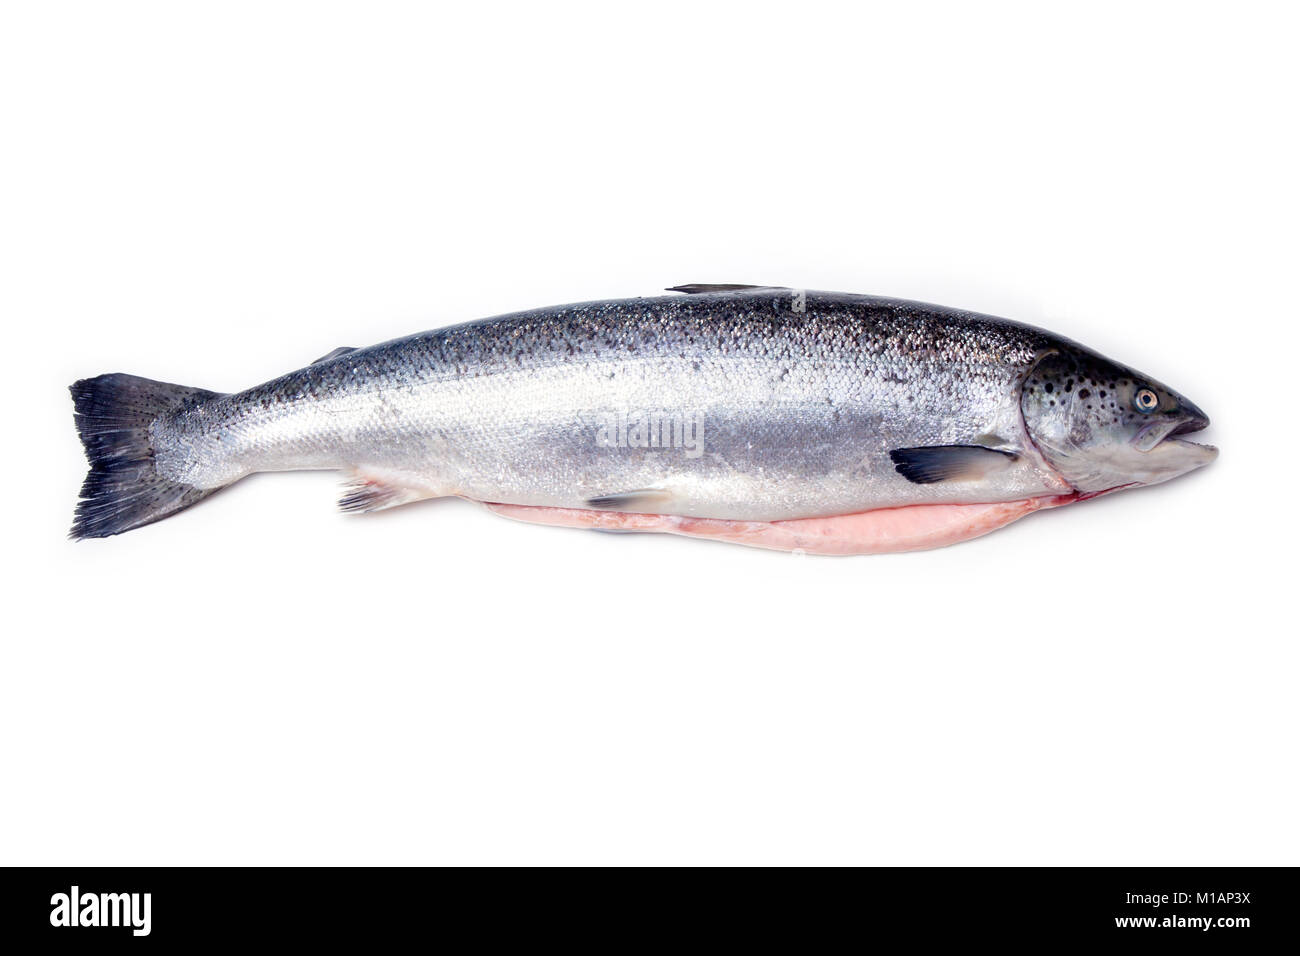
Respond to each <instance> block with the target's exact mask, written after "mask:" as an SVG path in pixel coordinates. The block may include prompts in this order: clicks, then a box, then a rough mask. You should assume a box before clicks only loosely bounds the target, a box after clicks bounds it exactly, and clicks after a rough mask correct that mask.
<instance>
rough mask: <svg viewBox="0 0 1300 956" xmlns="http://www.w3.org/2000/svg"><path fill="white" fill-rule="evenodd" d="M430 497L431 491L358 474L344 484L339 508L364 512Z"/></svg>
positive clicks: (349, 511) (348, 511) (355, 512)
mask: <svg viewBox="0 0 1300 956" xmlns="http://www.w3.org/2000/svg"><path fill="white" fill-rule="evenodd" d="M432 497H434V495H433V494H432V493H430V492H428V491H424V490H422V489H419V488H412V487H409V486H406V485H401V484H397V483H396V482H391V481H385V480H384V479H382V478H372V477H370V476H368V475H361V474H358V475H355V476H353V477H352V478H350V479H349V480H348V481H347V482H346V483H345V484H344V486H343V494H342V496H340V498H339V510H340V511H344V512H347V513H348V514H365V513H367V512H371V511H383V510H385V509H387V508H396V507H397V506H398V505H405V504H410V503H411V502H413V501H422V500H423V499H425V498H432Z"/></svg>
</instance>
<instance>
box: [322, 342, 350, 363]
mask: <svg viewBox="0 0 1300 956" xmlns="http://www.w3.org/2000/svg"><path fill="white" fill-rule="evenodd" d="M356 350H357V347H356V346H355V345H340V346H339V347H338V348H336V349H335V350H334V351H333V352H327V353H326V354H324V355H322V356H321V357H320V358H318V359H316V360H315V361H313V362H312V363H311V364H312V365H319V364H320V363H321V362H328V361H329V360H330V359H332V358H338V357H339V356H340V355H347V354H348V353H349V352H355V351H356Z"/></svg>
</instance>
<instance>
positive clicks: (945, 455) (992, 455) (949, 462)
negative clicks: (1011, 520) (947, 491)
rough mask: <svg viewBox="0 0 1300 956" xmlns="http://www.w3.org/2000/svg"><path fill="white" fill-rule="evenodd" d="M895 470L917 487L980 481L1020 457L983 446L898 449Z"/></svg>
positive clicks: (894, 453) (893, 453) (891, 455)
mask: <svg viewBox="0 0 1300 956" xmlns="http://www.w3.org/2000/svg"><path fill="white" fill-rule="evenodd" d="M889 457H890V458H891V459H892V460H893V462H894V470H895V471H897V472H898V473H899V474H900V475H902V476H903V477H904V478H906V479H907V480H908V481H910V482H912V483H913V484H917V485H932V484H935V483H937V482H940V481H979V480H980V479H981V478H987V477H988V476H989V475H992V474H995V473H997V472H999V471H1001V470H1002V469H1004V468H1007V467H1009V466H1010V465H1011V464H1012V463H1013V462H1015V461H1016V459H1018V458H1019V457H1020V456H1019V455H1017V454H1015V452H1010V451H1001V450H999V449H997V448H985V447H984V446H983V445H931V446H928V447H923V448H895V449H894V450H893V451H891V452H890V453H889Z"/></svg>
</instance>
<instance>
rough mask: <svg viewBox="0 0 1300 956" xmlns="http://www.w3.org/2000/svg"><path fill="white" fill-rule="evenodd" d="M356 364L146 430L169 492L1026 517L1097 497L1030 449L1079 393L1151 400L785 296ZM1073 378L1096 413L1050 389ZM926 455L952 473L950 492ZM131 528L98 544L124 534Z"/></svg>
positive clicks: (648, 303)
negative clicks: (1006, 508)
mask: <svg viewBox="0 0 1300 956" xmlns="http://www.w3.org/2000/svg"><path fill="white" fill-rule="evenodd" d="M339 352H340V353H341V354H333V355H332V357H326V358H325V359H323V360H320V361H318V362H316V363H314V364H312V365H309V366H307V367H305V368H302V369H299V370H298V371H295V372H291V373H289V374H287V375H284V376H282V377H280V378H277V379H275V380H273V381H270V382H267V383H265V384H263V385H259V386H257V387H255V388H251V389H249V390H247V391H244V392H239V393H236V394H227V395H213V394H211V393H199V394H198V395H197V396H196V395H194V394H189V395H187V396H185V397H184V398H183V400H179V401H176V402H174V403H173V407H170V408H167V409H166V410H165V411H162V412H161V413H160V414H157V415H156V416H154V417H152V418H149V419H148V420H147V421H145V420H143V419H142V420H141V421H140V422H139V423H138V428H142V429H143V430H144V431H143V434H135V436H134V437H135V440H137V442H138V441H143V442H145V443H147V446H148V451H149V457H150V460H151V462H152V465H153V468H154V469H155V471H156V478H157V480H158V481H159V482H160V483H164V484H166V485H168V486H174V487H175V488H178V489H182V490H183V491H184V492H185V494H186V495H188V496H190V497H193V496H195V495H200V496H201V495H202V494H206V493H210V492H211V491H213V490H216V489H218V488H221V487H224V486H226V485H228V484H230V483H231V482H233V481H236V480H238V479H239V478H241V477H243V476H245V475H248V474H251V473H254V472H260V471H285V470H298V469H339V470H344V471H347V472H350V473H352V474H354V475H356V476H358V480H359V481H361V482H363V483H366V485H367V486H368V487H370V488H371V491H370V492H367V493H363V494H360V495H356V496H354V497H353V498H352V499H350V500H351V501H352V502H353V504H354V505H356V506H357V507H358V508H359V509H360V510H371V509H373V508H377V507H384V506H387V505H391V504H400V503H403V502H404V501H408V500H415V499H418V498H424V497H433V496H442V495H460V496H463V497H466V498H471V499H475V500H480V501H485V502H503V503H508V504H515V505H525V506H540V507H548V508H570V509H580V508H587V509H590V508H593V507H595V508H607V509H611V510H624V511H636V512H645V513H658V514H665V515H682V516H698V517H703V518H714V519H723V520H737V521H746V520H753V521H780V520H785V519H798V518H808V517H816V516H828V515H844V514H852V513H858V512H866V511H871V510H875V509H882V508H896V507H901V506H909V505H921V504H949V503H968V502H1008V501H1018V500H1023V499H1031V498H1039V497H1043V496H1052V495H1068V494H1071V493H1074V492H1076V491H1079V490H1080V489H1078V488H1076V486H1075V485H1073V484H1072V483H1071V481H1070V476H1069V474H1068V473H1067V472H1068V469H1062V467H1061V466H1060V464H1059V462H1056V463H1054V462H1053V460H1049V458H1048V457H1047V455H1046V454H1045V452H1044V450H1043V449H1041V448H1040V447H1039V444H1038V443H1037V442H1036V441H1035V438H1034V436H1033V435H1032V434H1031V432H1030V428H1029V426H1028V425H1027V421H1028V420H1030V419H1032V420H1033V421H1037V422H1041V423H1042V424H1043V426H1044V428H1045V430H1047V429H1048V428H1049V426H1050V427H1052V428H1055V431H1054V432H1053V434H1054V435H1056V439H1057V442H1056V444H1057V445H1060V444H1061V443H1062V442H1064V443H1065V444H1066V445H1067V446H1068V445H1069V441H1068V434H1069V433H1070V428H1071V426H1070V424H1069V423H1068V422H1067V423H1066V424H1065V425H1064V426H1060V424H1059V423H1053V421H1052V417H1053V416H1054V415H1057V414H1058V413H1057V411H1056V409H1057V403H1056V401H1054V400H1053V399H1051V398H1048V397H1047V396H1048V394H1055V395H1056V396H1057V397H1058V398H1060V399H1061V400H1062V402H1061V413H1064V410H1065V402H1064V399H1065V398H1066V396H1067V395H1069V394H1075V395H1077V394H1078V391H1081V390H1083V385H1082V382H1083V381H1084V377H1085V374H1086V371H1080V370H1087V369H1091V370H1092V373H1093V374H1092V378H1093V379H1095V380H1097V381H1100V380H1102V379H1109V378H1115V377H1117V376H1118V377H1121V378H1127V379H1132V381H1133V382H1134V383H1135V386H1136V384H1140V383H1142V382H1145V380H1144V379H1141V378H1140V377H1139V376H1138V375H1137V373H1134V372H1132V371H1131V370H1128V369H1126V368H1124V367H1123V366H1118V365H1115V364H1114V363H1109V362H1108V361H1107V360H1105V359H1102V358H1101V357H1100V356H1097V355H1095V353H1091V352H1089V351H1088V350H1086V349H1083V348H1082V347H1081V346H1078V345H1076V344H1075V343H1072V342H1069V341H1068V340H1066V339H1062V338H1060V337H1057V336H1054V335H1052V334H1050V333H1047V332H1044V331H1042V330H1039V329H1036V328H1032V327H1030V326H1026V325H1021V324H1018V323H1015V322H1010V321H1007V320H1003V319H997V318H993V317H989V316H983V315H978V314H974V313H970V312H963V311H959V310H954V309H948V308H943V307H939V306H933V305H925V304H921V303H915V302H907V301H902V300H896V299H886V298H878V297H872V296H862V295H848V294H840V293H824V292H806V293H805V292H802V291H795V290H789V289H777V288H739V289H730V288H727V289H724V290H723V291H702V292H696V293H695V294H689V295H673V296H664V297H654V298H637V299H623V300H615V301H602V302H588V303H581V304H576V305H566V306H560V307H554V308H546V309H538V310H533V311H528V312H520V313H516V314H512V315H506V316H501V317H498V318H493V319H487V320H483V321H478V322H472V323H468V324H465V325H458V326H453V327H449V328H443V329H437V330H434V331H430V332H425V333H421V334H418V335H413V336H409V337H407V338H402V339H397V340H395V341H391V342H386V343H383V344H380V345H374V346H371V347H368V348H361V349H354V350H339ZM1052 356H1067V357H1069V361H1068V362H1066V363H1065V364H1064V365H1062V364H1061V362H1060V361H1059V360H1058V361H1057V362H1056V366H1059V367H1054V370H1053V374H1054V375H1059V376H1061V377H1062V378H1063V377H1064V376H1066V375H1075V376H1078V377H1079V380H1080V383H1081V384H1080V385H1079V387H1078V390H1076V389H1075V385H1074V380H1073V378H1071V379H1070V383H1071V386H1070V387H1071V391H1070V392H1066V391H1065V386H1064V382H1063V381H1062V382H1061V383H1060V384H1059V385H1058V384H1056V383H1055V382H1049V381H1048V380H1047V378H1046V377H1045V378H1044V381H1043V382H1042V383H1041V384H1037V385H1034V384H1030V383H1031V380H1034V379H1035V376H1034V372H1035V369H1036V368H1037V367H1039V366H1040V364H1041V363H1043V362H1044V361H1045V359H1046V358H1048V357H1052ZM1098 370H1100V371H1098ZM96 381H99V380H87V382H92V383H93V382H96ZM133 381H145V380H133ZM1104 384H1110V383H1109V381H1107V382H1105V383H1104ZM85 385H86V383H78V385H77V386H74V396H75V395H77V394H78V393H77V389H78V387H79V386H85ZM1043 387H1046V388H1047V389H1049V390H1051V389H1053V388H1060V389H1061V391H1060V392H1048V393H1045V392H1043V391H1042V388H1043ZM1157 387H1158V388H1159V389H1161V390H1162V392H1161V394H1162V395H1165V394H1168V395H1170V396H1173V397H1172V399H1171V401H1172V402H1173V403H1174V404H1175V405H1177V406H1178V408H1179V413H1178V414H1179V415H1180V416H1181V417H1180V418H1179V422H1180V424H1178V425H1171V426H1170V427H1169V428H1168V429H1167V431H1169V432H1170V433H1171V434H1172V433H1174V432H1178V433H1182V432H1185V431H1188V430H1192V429H1193V428H1196V427H1203V425H1204V423H1205V420H1204V416H1203V415H1202V414H1201V413H1200V412H1199V410H1198V409H1195V406H1192V405H1191V404H1190V403H1187V402H1186V401H1185V400H1183V399H1181V396H1177V395H1176V393H1172V392H1169V391H1168V390H1164V387H1163V386H1157ZM141 388H143V386H142V387H141ZM1035 388H1037V389H1038V391H1037V393H1036V394H1037V395H1038V398H1037V399H1034V400H1032V401H1029V400H1028V396H1029V395H1030V394H1031V391H1030V390H1033V389H1035ZM1117 388H1118V382H1115V383H1114V384H1112V385H1111V389H1110V392H1114V391H1115V389H1117ZM1094 389H1095V391H1102V390H1103V387H1102V386H1097V385H1094ZM86 390H88V389H86ZM192 391H193V390H187V392H192ZM87 401H89V400H87ZM1027 401H1028V402H1029V403H1028V404H1026V403H1027ZM1049 401H1050V402H1051V404H1050V405H1048V404H1046V403H1047V402H1049ZM1098 401H1101V399H1098ZM1040 405H1041V407H1040ZM1090 407H1091V406H1090ZM156 410H157V409H156V408H154V407H151V408H150V409H149V412H150V413H152V412H153V411H156ZM78 411H79V416H80V417H79V421H80V420H81V419H82V418H84V419H85V424H86V425H87V426H93V425H94V422H93V421H92V420H91V419H92V417H93V416H92V412H93V409H92V410H91V411H90V412H87V413H86V414H85V415H82V414H81V413H82V410H81V408H80V406H79V409H78ZM1081 413H1082V411H1081ZM1089 414H1091V412H1090V413H1089ZM1116 421H1117V422H1118V419H1117V420H1116ZM1189 423H1191V424H1189ZM1062 427H1063V428H1064V431H1065V432H1066V433H1067V437H1066V438H1064V439H1063V438H1061V437H1060V435H1059V434H1057V433H1058V432H1060V431H1061V430H1062ZM85 432H86V428H84V427H83V439H84V438H85ZM1182 444H1189V443H1182ZM1053 447H1056V446H1053ZM1193 447H1195V448H1202V447H1203V446H1193ZM927 449H948V450H949V451H947V452H945V453H943V456H941V457H939V458H938V459H937V463H938V464H939V465H940V466H942V467H941V468H940V470H939V472H938V474H940V475H941V476H942V475H947V476H949V477H947V478H945V477H939V478H937V479H936V478H934V476H933V475H934V473H933V471H932V469H930V465H931V464H933V463H935V462H934V461H932V459H933V457H934V456H932V455H930V454H928V453H926V452H925V450H927ZM954 449H958V450H960V449H964V450H965V451H953V450H954ZM87 450H88V453H90V452H91V451H92V448H91V445H89V444H88V445H87ZM909 450H911V451H909ZM1058 450H1059V449H1058ZM1067 450H1068V449H1067ZM123 453H124V454H131V453H134V452H132V450H131V449H129V448H128V449H125V450H124V451H123ZM900 456H901V457H900ZM909 456H912V457H911V458H909ZM917 456H919V458H918V459H917V462H916V463H913V460H912V459H913V458H916V457H917ZM1058 457H1059V456H1058ZM954 463H956V465H955V466H954ZM1201 463H1203V462H1201ZM918 464H919V467H918V466H917V465H918ZM93 466H94V455H93V454H92V474H93ZM945 469H946V470H945ZM1094 470H1095V469H1094ZM1183 470H1188V469H1186V468H1184V469H1183ZM88 483H89V479H88ZM92 490H93V489H92ZM1090 490H1092V489H1090ZM83 495H84V491H83ZM185 503H186V504H188V503H190V502H189V501H186V502H185ZM85 504H86V503H85V502H83V505H85ZM181 507H184V504H182V505H181ZM171 510H177V509H175V508H172V509H171ZM167 513H170V511H168V512H167ZM162 516H163V515H161V514H145V515H143V517H145V518H146V519H147V520H156V519H157V518H158V517H162ZM92 517H93V516H92ZM110 517H113V516H110ZM136 517H141V516H139V515H137V516H136ZM115 518H116V520H115V521H101V522H100V524H99V525H94V523H93V522H91V525H92V526H91V527H90V528H89V530H90V531H91V532H92V533H93V532H94V531H95V530H96V528H98V527H100V526H103V527H104V528H111V530H107V533H116V531H117V530H125V528H121V527H117V525H118V524H120V523H121V520H122V518H123V516H120V515H119V516H115ZM140 523H145V522H144V521H136V522H135V524H140ZM135 524H131V525H130V526H131V527H134V526H135ZM75 533H76V529H74V534H75Z"/></svg>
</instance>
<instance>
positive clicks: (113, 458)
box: [69, 373, 219, 540]
mask: <svg viewBox="0 0 1300 956" xmlns="http://www.w3.org/2000/svg"><path fill="white" fill-rule="evenodd" d="M71 391H72V401H73V404H74V406H75V408H76V422H77V433H78V434H79V435H80V436H81V444H82V446H83V447H84V448H85V450H86V457H87V458H88V459H89V460H90V473H89V474H87V475H86V481H85V484H83V485H82V486H81V501H79V502H78V503H77V515H76V518H75V520H74V521H73V523H72V531H71V532H70V534H69V537H71V538H73V539H74V540H78V539H81V538H106V537H108V536H109V535H114V534H121V533H122V532H123V531H130V530H131V529H132V528H138V527H140V526H141V525H146V524H149V523H150V522H152V521H157V520H159V519H160V518H165V517H167V516H168V515H170V514H175V513H176V512H177V511H180V510H182V509H183V508H188V507H189V506H190V505H192V504H194V503H195V502H196V501H199V500H201V499H203V498H206V497H207V496H208V495H210V494H212V493H213V492H214V491H217V490H218V489H216V488H196V487H194V486H193V485H186V484H182V483H180V482H176V481H171V480H170V479H167V478H164V477H163V476H161V475H159V474H158V472H157V470H156V469H155V468H154V449H153V445H152V442H151V439H150V437H149V426H150V425H152V424H153V423H154V422H155V421H157V420H158V418H159V417H160V416H162V415H166V414H169V413H171V412H174V411H176V410H177V409H179V408H180V407H181V406H182V405H186V404H190V403H198V402H202V401H206V400H207V399H209V398H213V397H215V396H217V395H218V394H219V393H218V392H209V391H207V390H205V389H202V388H187V387H186V386H184V385H168V384H166V383H164V382H154V381H151V380H150V379H147V378H139V377H138V376H135V375H122V374H121V373H114V374H112V375H100V376H99V377H98V378H84V379H82V380H81V381H79V382H77V383H75V384H74V385H72V386H71Z"/></svg>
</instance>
